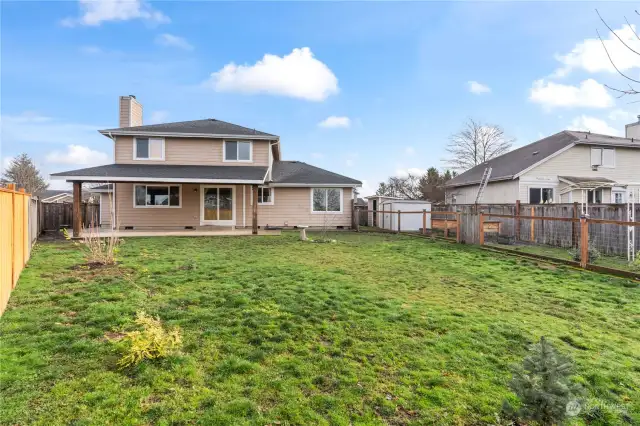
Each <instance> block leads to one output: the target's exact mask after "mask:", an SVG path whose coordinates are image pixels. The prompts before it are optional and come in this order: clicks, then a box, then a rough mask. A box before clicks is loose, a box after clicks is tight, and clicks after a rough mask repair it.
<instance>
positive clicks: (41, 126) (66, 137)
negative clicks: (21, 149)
mask: <svg viewBox="0 0 640 426" xmlns="http://www.w3.org/2000/svg"><path fill="white" fill-rule="evenodd" d="M105 127H106V126H97V125H89V124H80V123H67V122H61V121H58V120H55V119H53V118H51V117H47V116H44V115H41V114H39V113H37V112H32V111H25V112H23V113H21V114H18V115H3V116H2V117H0V129H1V131H2V140H3V142H8V143H10V144H12V145H15V146H18V145H20V144H21V143H58V144H65V145H69V144H75V143H77V142H78V141H84V142H86V141H96V142H104V140H105V139H104V136H102V135H100V134H99V133H98V132H97V130H98V129H101V128H102V129H103V128H105Z"/></svg>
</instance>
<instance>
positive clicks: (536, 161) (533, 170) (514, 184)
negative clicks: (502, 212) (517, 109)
mask: <svg viewBox="0 0 640 426" xmlns="http://www.w3.org/2000/svg"><path fill="white" fill-rule="evenodd" d="M638 124H639V123H635V124H631V125H628V126H627V129H626V130H627V135H628V137H627V138H622V137H615V136H606V135H599V134H595V133H589V132H579V131H570V130H565V131H562V132H560V133H556V134H555V135H552V136H549V137H547V138H544V139H541V140H539V141H537V142H534V143H531V144H529V145H526V146H523V147H521V148H518V149H515V150H513V151H510V152H508V153H506V154H504V155H501V156H499V157H496V158H494V159H492V160H490V161H488V162H486V163H484V164H480V165H478V166H476V167H473V168H472V169H470V170H467V171H466V172H464V173H462V174H460V175H458V176H456V177H455V178H453V179H452V180H450V181H449V182H448V183H447V185H446V200H447V203H452V204H473V203H474V202H475V199H476V195H477V193H478V187H479V182H480V179H481V177H482V174H483V172H484V170H485V169H486V168H487V167H491V168H492V173H491V177H490V180H489V184H488V185H487V188H486V189H485V191H484V194H483V197H482V200H481V201H480V202H481V203H483V204H498V203H515V202H516V200H520V202H522V203H531V204H538V203H571V202H589V203H626V201H627V197H628V193H629V191H630V190H632V191H634V194H635V197H636V198H635V199H636V202H637V201H638V189H640V140H639V139H638V137H639V136H640V135H636V133H635V132H637V133H640V125H638ZM634 135H635V136H634ZM584 197H586V199H584Z"/></svg>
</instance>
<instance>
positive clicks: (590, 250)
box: [569, 241, 601, 263]
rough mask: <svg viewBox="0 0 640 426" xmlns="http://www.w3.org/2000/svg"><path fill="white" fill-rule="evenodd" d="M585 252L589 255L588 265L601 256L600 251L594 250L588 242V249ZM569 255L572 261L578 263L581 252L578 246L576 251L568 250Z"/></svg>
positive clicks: (593, 246)
mask: <svg viewBox="0 0 640 426" xmlns="http://www.w3.org/2000/svg"><path fill="white" fill-rule="evenodd" d="M587 250H588V253H589V260H588V262H589V263H593V262H595V261H596V260H598V259H599V258H600V256H601V254H600V251H599V250H598V249H597V248H596V246H595V244H594V243H593V241H589V247H588V249H587ZM569 254H570V255H571V257H572V258H573V260H575V261H576V262H580V258H581V250H580V247H579V246H578V248H576V249H572V250H569Z"/></svg>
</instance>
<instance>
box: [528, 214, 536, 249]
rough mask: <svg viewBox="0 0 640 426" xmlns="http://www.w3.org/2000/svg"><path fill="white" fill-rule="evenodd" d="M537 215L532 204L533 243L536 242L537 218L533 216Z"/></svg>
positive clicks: (530, 238)
mask: <svg viewBox="0 0 640 426" xmlns="http://www.w3.org/2000/svg"><path fill="white" fill-rule="evenodd" d="M535 215H536V208H535V207H533V206H531V233H530V234H531V235H529V240H530V241H531V242H532V243H535V242H536V232H535V230H536V220H535V219H534V218H533V217H534V216H535Z"/></svg>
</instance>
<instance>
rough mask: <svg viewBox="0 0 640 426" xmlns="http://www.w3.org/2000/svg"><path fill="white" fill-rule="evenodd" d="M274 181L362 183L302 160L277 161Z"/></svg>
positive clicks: (290, 182)
mask: <svg viewBox="0 0 640 426" xmlns="http://www.w3.org/2000/svg"><path fill="white" fill-rule="evenodd" d="M272 178H273V183H275V184H294V185H341V184H342V185H362V182H360V181H359V180H355V179H351V178H350V177H347V176H343V175H339V174H337V173H333V172H330V171H328V170H324V169H321V168H319V167H315V166H312V165H311V164H307V163H303V162H302V161H275V162H274V163H273V172H272Z"/></svg>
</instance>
